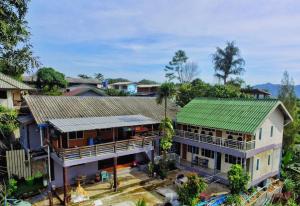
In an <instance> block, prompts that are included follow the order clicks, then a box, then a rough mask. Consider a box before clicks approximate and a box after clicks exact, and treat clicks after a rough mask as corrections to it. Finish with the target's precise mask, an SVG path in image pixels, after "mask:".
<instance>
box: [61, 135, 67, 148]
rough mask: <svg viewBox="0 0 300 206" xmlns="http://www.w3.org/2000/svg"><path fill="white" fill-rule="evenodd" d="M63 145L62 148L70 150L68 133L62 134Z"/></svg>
mask: <svg viewBox="0 0 300 206" xmlns="http://www.w3.org/2000/svg"><path fill="white" fill-rule="evenodd" d="M61 144H62V148H68V133H62V135H61Z"/></svg>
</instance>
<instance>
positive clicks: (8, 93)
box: [0, 90, 14, 109]
mask: <svg viewBox="0 0 300 206" xmlns="http://www.w3.org/2000/svg"><path fill="white" fill-rule="evenodd" d="M0 104H1V105H3V106H5V107H7V108H10V109H12V108H13V107H14V104H13V95H12V91H10V90H8V91H6V99H0Z"/></svg>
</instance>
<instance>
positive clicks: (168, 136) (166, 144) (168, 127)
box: [160, 118, 175, 152]
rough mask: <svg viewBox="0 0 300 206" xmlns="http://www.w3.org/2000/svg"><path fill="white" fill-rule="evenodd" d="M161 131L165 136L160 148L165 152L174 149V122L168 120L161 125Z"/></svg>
mask: <svg viewBox="0 0 300 206" xmlns="http://www.w3.org/2000/svg"><path fill="white" fill-rule="evenodd" d="M160 131H162V132H163V136H162V138H161V142H160V147H161V149H162V150H163V151H165V152H166V151H168V150H170V149H171V147H172V142H173V136H174V134H175V132H174V128H173V124H172V120H171V119H169V118H166V119H164V120H162V121H161V123H160Z"/></svg>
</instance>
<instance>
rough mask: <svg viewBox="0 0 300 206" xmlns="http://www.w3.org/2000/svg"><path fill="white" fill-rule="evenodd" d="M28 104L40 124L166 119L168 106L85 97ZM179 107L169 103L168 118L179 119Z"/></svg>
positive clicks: (133, 99)
mask: <svg viewBox="0 0 300 206" xmlns="http://www.w3.org/2000/svg"><path fill="white" fill-rule="evenodd" d="M24 98H25V101H26V103H27V105H28V107H29V109H30V111H31V113H32V115H33V117H34V118H35V121H36V122H37V124H43V123H46V122H47V121H48V120H50V119H66V118H85V117H106V116H122V115H139V114H140V115H143V116H146V117H149V118H152V119H154V120H158V121H160V120H162V119H163V118H164V106H163V104H161V105H159V104H157V103H156V99H155V98H153V97H81V96H35V95H27V96H25V97H24ZM177 111H178V107H177V106H176V105H175V104H174V103H171V102H169V103H168V116H169V117H170V118H172V119H174V118H175V115H176V112H177Z"/></svg>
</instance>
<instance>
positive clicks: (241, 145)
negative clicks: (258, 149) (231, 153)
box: [176, 130, 255, 151]
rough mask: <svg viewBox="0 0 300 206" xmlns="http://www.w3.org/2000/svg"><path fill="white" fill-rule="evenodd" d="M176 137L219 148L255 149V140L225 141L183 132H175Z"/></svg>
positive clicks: (224, 139) (219, 138)
mask: <svg viewBox="0 0 300 206" xmlns="http://www.w3.org/2000/svg"><path fill="white" fill-rule="evenodd" d="M176 136H178V137H180V138H185V139H190V140H194V141H196V142H203V143H208V144H213V145H218V146H221V147H227V148H231V149H236V150H243V151H247V150H252V149H255V140H251V141H238V140H233V139H227V138H222V137H215V136H211V135H205V134H199V133H194V132H188V131H183V130H176Z"/></svg>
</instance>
